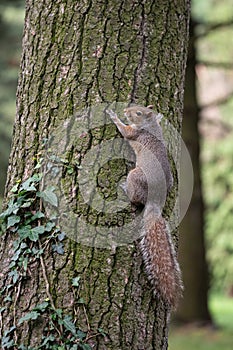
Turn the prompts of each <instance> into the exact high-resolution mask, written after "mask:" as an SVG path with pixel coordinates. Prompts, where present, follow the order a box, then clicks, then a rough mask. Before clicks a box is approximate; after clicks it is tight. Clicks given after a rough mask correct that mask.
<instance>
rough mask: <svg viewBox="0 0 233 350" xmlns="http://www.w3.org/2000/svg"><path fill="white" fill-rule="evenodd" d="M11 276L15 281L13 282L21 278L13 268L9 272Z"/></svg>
mask: <svg viewBox="0 0 233 350" xmlns="http://www.w3.org/2000/svg"><path fill="white" fill-rule="evenodd" d="M9 277H13V280H12V282H13V284H15V283H16V282H17V281H18V279H19V274H18V272H17V271H16V270H13V271H11V272H10V273H9Z"/></svg>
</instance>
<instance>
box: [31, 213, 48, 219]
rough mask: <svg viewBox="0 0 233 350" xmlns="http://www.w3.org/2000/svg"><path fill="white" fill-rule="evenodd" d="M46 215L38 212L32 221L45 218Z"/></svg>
mask: <svg viewBox="0 0 233 350" xmlns="http://www.w3.org/2000/svg"><path fill="white" fill-rule="evenodd" d="M44 217H45V215H44V213H42V212H41V211H37V212H36V214H35V215H33V216H32V218H31V221H34V220H37V219H41V218H44Z"/></svg>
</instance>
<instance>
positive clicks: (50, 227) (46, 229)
mask: <svg viewBox="0 0 233 350" xmlns="http://www.w3.org/2000/svg"><path fill="white" fill-rule="evenodd" d="M54 226H55V223H54V222H51V221H49V222H47V224H46V226H45V231H46V232H50V231H52V229H53V228H54Z"/></svg>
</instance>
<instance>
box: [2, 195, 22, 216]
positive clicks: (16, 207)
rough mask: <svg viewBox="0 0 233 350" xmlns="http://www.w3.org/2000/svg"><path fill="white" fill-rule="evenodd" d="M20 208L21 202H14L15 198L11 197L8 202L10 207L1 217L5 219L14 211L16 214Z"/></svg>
mask: <svg viewBox="0 0 233 350" xmlns="http://www.w3.org/2000/svg"><path fill="white" fill-rule="evenodd" d="M18 210H19V204H18V203H14V200H13V199H11V200H10V201H9V204H8V208H7V209H6V210H5V211H4V212H3V213H1V214H0V219H5V218H6V217H8V216H10V215H11V214H12V213H14V214H16V213H17V211H18Z"/></svg>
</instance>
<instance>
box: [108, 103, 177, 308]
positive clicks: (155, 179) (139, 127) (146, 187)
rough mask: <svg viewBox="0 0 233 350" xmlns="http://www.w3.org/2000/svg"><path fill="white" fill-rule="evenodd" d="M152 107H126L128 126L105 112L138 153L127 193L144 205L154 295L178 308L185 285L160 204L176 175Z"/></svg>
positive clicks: (142, 244)
mask: <svg viewBox="0 0 233 350" xmlns="http://www.w3.org/2000/svg"><path fill="white" fill-rule="evenodd" d="M151 107H152V106H148V107H141V106H137V105H133V106H130V107H128V108H125V109H124V113H125V116H126V117H127V120H128V122H129V125H126V124H124V123H123V122H122V121H121V120H120V119H119V118H118V116H117V115H116V113H114V112H113V111H112V110H107V111H106V112H107V113H108V114H109V116H110V118H111V119H112V121H113V122H114V123H115V125H116V126H117V128H118V130H119V131H120V133H121V135H122V136H123V137H124V138H125V139H126V140H128V141H129V144H130V146H131V147H132V149H133V150H134V152H135V155H136V167H135V168H134V169H132V170H131V171H130V172H129V173H128V176H127V180H126V193H127V196H128V198H129V200H130V202H131V203H133V204H135V205H137V206H139V205H143V206H144V213H143V237H142V239H141V241H140V248H141V251H142V256H143V261H144V264H145V269H146V273H147V275H148V278H149V280H150V281H151V285H152V288H153V291H154V294H155V295H156V296H159V297H161V298H162V299H163V301H164V302H165V303H166V304H167V306H168V307H170V308H171V309H176V308H177V305H178V301H179V298H180V296H181V294H182V290H183V284H182V279H181V272H180V268H179V264H178V261H177V258H176V252H175V249H174V245H173V242H172V238H171V235H170V232H169V228H168V225H167V223H166V221H165V219H164V218H163V217H162V214H161V205H162V202H164V196H165V197H166V195H167V192H168V191H169V190H170V189H171V187H172V184H173V177H172V173H171V168H170V163H169V160H168V157H167V151H166V147H165V142H164V138H163V133H162V128H161V126H160V124H159V123H160V120H161V114H158V113H155V112H154V111H153V110H152V109H151Z"/></svg>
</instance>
